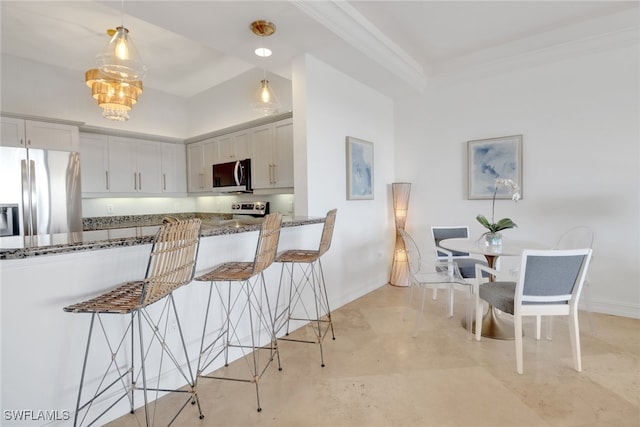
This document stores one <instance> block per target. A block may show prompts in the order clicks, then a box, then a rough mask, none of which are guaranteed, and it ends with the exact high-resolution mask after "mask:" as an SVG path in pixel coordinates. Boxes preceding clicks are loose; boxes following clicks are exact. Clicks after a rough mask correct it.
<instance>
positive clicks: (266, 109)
mask: <svg viewBox="0 0 640 427" xmlns="http://www.w3.org/2000/svg"><path fill="white" fill-rule="evenodd" d="M250 28H251V31H252V32H253V34H255V35H257V36H260V37H268V36H270V35H272V34H273V33H275V32H276V26H275V24H273V23H272V22H269V21H266V20H258V21H254V22H252V23H251V25H250ZM255 53H256V55H258V56H261V57H262V58H265V57H267V56H269V55H271V51H270V50H269V49H266V48H264V47H261V48H258V49H256V51H255ZM253 108H254V109H255V110H256V111H260V112H262V113H264V114H265V115H269V114H274V113H277V112H278V110H279V109H280V102H279V101H278V97H277V96H276V94H275V92H274V91H273V88H272V87H271V84H270V83H269V80H267V70H266V67H265V65H264V60H263V65H262V80H260V86H259V87H258V90H257V91H256V94H255V99H254V102H253Z"/></svg>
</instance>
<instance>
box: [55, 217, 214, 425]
mask: <svg viewBox="0 0 640 427" xmlns="http://www.w3.org/2000/svg"><path fill="white" fill-rule="evenodd" d="M200 226H201V221H200V220H199V219H190V220H186V221H178V220H175V219H172V218H167V219H165V223H164V224H163V225H162V226H161V227H160V229H159V230H158V232H157V234H156V236H155V239H154V242H153V246H152V248H151V254H150V256H149V262H148V264H147V272H146V274H145V279H144V280H140V281H134V282H128V283H124V284H122V285H120V286H118V287H117V288H115V289H113V290H111V291H109V292H107V293H104V294H102V295H100V296H98V297H96V298H93V299H90V300H88V301H84V302H80V303H77V304H73V305H70V306H68V307H65V308H64V311H66V312H70V313H90V314H91V323H90V326H89V338H88V340H87V346H86V350H85V355H84V362H83V365H82V374H81V378H80V388H79V391H78V400H77V403H76V411H75V415H74V422H73V424H74V426H78V425H83V424H84V423H85V422H86V423H87V424H86V425H92V424H94V423H95V422H96V421H97V420H98V419H99V418H100V417H102V416H103V415H105V414H106V413H107V412H108V411H109V410H110V409H112V408H113V407H114V406H116V404H117V403H118V402H120V401H121V400H123V399H125V398H127V399H128V400H129V406H130V410H131V413H133V412H134V409H135V406H134V391H136V390H142V392H143V393H142V394H143V399H144V414H145V422H146V425H147V426H149V425H153V423H154V421H155V418H156V417H155V416H156V405H153V410H152V408H151V405H150V404H149V397H148V395H147V392H148V391H155V400H156V402H157V398H158V397H159V394H160V393H163V394H164V393H165V392H176V393H185V394H187V397H188V398H187V399H186V401H185V402H184V404H183V405H182V406H181V407H180V409H179V410H178V412H177V413H176V414H175V416H174V417H173V418H172V419H171V420H170V422H169V424H171V423H172V422H173V421H174V420H175V419H176V418H177V417H178V415H179V414H180V413H181V412H182V410H183V409H184V408H185V406H187V403H189V401H191V402H192V403H194V404H195V403H197V405H198V412H199V416H200V418H203V417H204V415H203V414H202V410H201V408H200V402H199V401H198V395H197V392H196V389H195V381H194V376H193V373H192V370H191V367H190V365H189V357H188V354H187V349H186V345H185V341H184V337H183V334H182V327H181V326H180V320H179V318H178V312H177V310H176V305H175V301H174V298H173V293H172V292H173V291H174V290H175V289H177V288H179V287H180V286H182V285H185V284H187V283H189V282H191V280H192V279H193V276H194V272H195V264H196V258H197V254H198V247H199V242H200ZM155 303H158V304H155ZM152 305H154V306H153V307H151V306H152ZM114 314H119V315H125V316H128V317H129V319H128V322H127V324H126V327H125V330H124V332H122V331H121V330H120V331H118V332H114V331H115V330H117V327H109V326H112V324H111V323H109V321H108V320H107V317H111V316H107V315H114ZM170 325H171V326H170ZM172 330H175V331H177V333H178V335H179V339H177V338H176V337H169V336H168V332H172ZM143 331H145V332H147V333H149V337H147V336H145V335H143ZM136 332H137V334H138V342H136V338H135V334H136ZM114 335H115V337H114ZM129 336H130V339H127V338H129ZM92 337H93V338H95V339H96V342H93V343H92ZM100 337H103V338H104V341H100V340H99V338H100ZM114 338H115V339H114ZM145 338H146V341H145ZM92 345H93V348H94V350H93V351H90V350H91V349H92ZM172 347H176V351H180V352H183V354H180V358H182V357H184V359H182V360H181V359H179V358H178V356H177V354H178V353H174V351H172ZM155 350H157V351H158V352H159V355H158V354H156V352H155ZM90 353H91V356H90ZM104 353H107V354H104ZM136 354H139V358H138V357H136ZM101 355H102V358H101V357H100V356H101ZM165 356H166V357H165ZM165 358H166V359H168V360H169V361H170V362H172V364H173V366H172V368H175V371H177V372H178V373H179V374H180V375H181V377H182V379H183V380H184V382H186V383H187V384H188V386H187V387H186V389H184V390H183V389H178V390H175V389H167V388H164V387H161V376H162V373H163V371H164V372H167V371H166V369H163V362H164V360H165ZM134 361H135V363H139V366H135V363H134ZM89 363H90V364H91V366H92V367H93V365H94V364H96V363H97V364H98V365H102V364H104V365H106V370H105V372H104V374H103V375H102V378H95V377H90V376H87V371H88V364H89ZM185 364H186V366H185ZM149 365H151V366H149ZM152 367H153V368H157V369H158V371H157V377H155V378H153V380H151V379H150V378H151V377H150V375H149V374H150V370H151V369H152ZM91 371H93V370H91ZM96 371H97V369H96ZM140 380H141V381H142V385H141V386H140ZM152 382H153V383H152ZM94 386H95V391H94V392H93V394H89V397H88V398H87V397H84V396H83V392H85V388H89V387H91V388H93V387H94ZM85 400H86V401H85ZM105 407H106V408H105ZM158 417H160V416H158ZM159 421H161V423H162V424H165V423H166V421H167V419H166V417H165V416H162V419H159Z"/></svg>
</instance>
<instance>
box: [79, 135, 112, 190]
mask: <svg viewBox="0 0 640 427" xmlns="http://www.w3.org/2000/svg"><path fill="white" fill-rule="evenodd" d="M80 172H81V176H82V193H83V194H87V193H108V192H109V138H108V137H107V136H106V135H96V134H90V133H83V134H81V135H80Z"/></svg>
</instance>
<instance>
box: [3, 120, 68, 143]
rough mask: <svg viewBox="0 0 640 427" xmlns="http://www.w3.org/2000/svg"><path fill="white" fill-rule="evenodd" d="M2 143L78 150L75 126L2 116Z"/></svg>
mask: <svg viewBox="0 0 640 427" xmlns="http://www.w3.org/2000/svg"><path fill="white" fill-rule="evenodd" d="M1 124H2V145H4V146H11V147H25V148H42V149H47V150H58V151H79V150H80V138H79V134H80V132H79V130H78V127H77V126H72V125H65V124H59V123H47V122H38V121H33V120H23V119H16V118H10V117H2V122H1Z"/></svg>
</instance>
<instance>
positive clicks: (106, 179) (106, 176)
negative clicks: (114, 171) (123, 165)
mask: <svg viewBox="0 0 640 427" xmlns="http://www.w3.org/2000/svg"><path fill="white" fill-rule="evenodd" d="M104 177H105V187H106V188H107V191H109V171H105V172H104Z"/></svg>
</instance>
